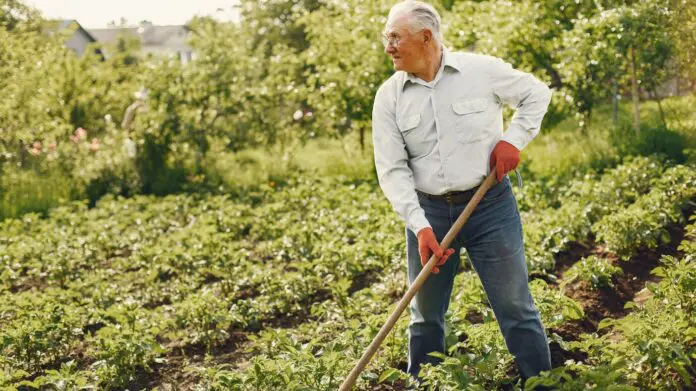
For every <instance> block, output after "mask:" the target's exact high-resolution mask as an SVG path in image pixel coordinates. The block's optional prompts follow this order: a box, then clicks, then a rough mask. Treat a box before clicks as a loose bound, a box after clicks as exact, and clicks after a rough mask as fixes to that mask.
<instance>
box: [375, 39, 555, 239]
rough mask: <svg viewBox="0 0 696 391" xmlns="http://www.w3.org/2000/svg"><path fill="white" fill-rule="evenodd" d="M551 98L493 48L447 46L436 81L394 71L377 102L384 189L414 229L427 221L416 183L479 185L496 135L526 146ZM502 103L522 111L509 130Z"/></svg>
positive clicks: (433, 187)
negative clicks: (482, 51)
mask: <svg viewBox="0 0 696 391" xmlns="http://www.w3.org/2000/svg"><path fill="white" fill-rule="evenodd" d="M550 101H551V90H550V89H549V88H548V87H547V86H546V85H545V84H544V83H542V82H541V81H539V80H538V79H537V78H535V77H534V76H533V75H531V74H529V73H525V72H521V71H518V70H516V69H513V68H512V66H511V65H510V64H508V63H506V62H504V61H502V60H501V59H499V58H496V57H492V56H487V55H481V54H474V53H465V52H450V51H448V50H447V49H446V48H443V51H442V61H441V63H440V69H439V70H438V72H437V75H436V76H435V78H434V79H433V80H432V81H431V82H426V81H424V80H422V79H420V78H418V77H416V76H415V75H412V74H407V73H406V72H403V71H397V72H395V73H394V74H393V75H392V76H391V77H390V78H389V79H388V80H387V81H385V82H384V84H382V85H381V86H380V88H379V90H378V91H377V95H376V96H375V102H374V107H373V110H372V140H373V144H374V153H375V166H376V168H377V176H378V178H379V183H380V186H381V188H382V191H384V194H385V195H386V197H387V199H388V200H389V202H390V203H391V204H392V206H393V207H394V209H395V210H396V211H397V213H398V214H399V215H400V216H401V218H402V219H403V220H404V221H405V222H406V224H407V226H408V228H410V229H411V230H413V232H415V233H417V232H418V231H419V230H421V229H422V228H425V227H429V226H430V224H429V223H428V221H427V219H426V218H425V213H424V212H423V209H422V208H421V207H420V204H419V203H418V196H417V194H416V190H420V191H422V192H425V193H430V194H444V193H446V192H449V191H456V190H468V189H471V188H473V187H476V186H478V185H479V184H480V183H481V181H483V179H485V178H486V176H487V175H488V173H489V158H490V154H491V152H492V151H493V147H495V145H496V144H497V143H498V141H500V140H504V141H507V142H509V143H510V144H512V145H514V146H515V147H517V149H520V150H522V149H523V148H524V147H526V146H527V144H529V142H530V141H531V140H532V139H533V138H534V137H535V136H536V135H537V134H538V133H539V127H540V125H541V121H542V119H543V118H544V114H546V110H547V108H548V105H549V102H550ZM504 103H505V104H508V105H511V106H512V107H514V108H516V109H517V111H516V112H515V115H514V116H513V118H512V120H511V122H510V126H509V128H508V129H507V130H506V131H505V132H504V133H503V114H502V110H503V104H504Z"/></svg>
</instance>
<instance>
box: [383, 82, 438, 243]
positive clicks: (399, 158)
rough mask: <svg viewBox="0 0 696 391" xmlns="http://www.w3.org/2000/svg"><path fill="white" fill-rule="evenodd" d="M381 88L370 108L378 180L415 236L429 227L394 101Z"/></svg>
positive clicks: (391, 95) (391, 96)
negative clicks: (398, 122)
mask: <svg viewBox="0 0 696 391" xmlns="http://www.w3.org/2000/svg"><path fill="white" fill-rule="evenodd" d="M385 87H387V84H385V85H382V86H381V87H380V88H379V90H378V91H377V94H376V96H375V102H374V105H373V108H372V142H373V145H374V153H375V167H376V169H377V178H378V179H379V185H380V187H381V188H382V191H383V192H384V194H385V196H386V197H387V199H388V200H389V202H390V203H391V205H392V207H393V208H394V210H395V211H396V212H397V213H398V214H399V216H401V218H402V219H403V220H404V222H405V223H406V225H407V227H408V228H409V229H411V230H412V231H413V232H414V233H416V234H417V233H418V231H420V230H421V229H423V228H425V227H430V223H428V220H427V219H426V218H425V212H424V211H423V208H421V206H420V204H419V202H418V195H417V194H416V189H415V186H414V182H413V172H412V171H411V168H410V167H409V165H408V153H407V152H406V144H405V142H404V139H403V136H402V135H401V132H399V129H398V127H397V125H396V114H395V112H396V110H395V108H396V97H395V96H393V94H390V91H389V90H388V89H387V88H385Z"/></svg>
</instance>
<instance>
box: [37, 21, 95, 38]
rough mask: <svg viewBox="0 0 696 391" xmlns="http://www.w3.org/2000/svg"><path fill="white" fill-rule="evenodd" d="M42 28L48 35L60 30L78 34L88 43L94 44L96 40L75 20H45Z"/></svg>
mask: <svg viewBox="0 0 696 391" xmlns="http://www.w3.org/2000/svg"><path fill="white" fill-rule="evenodd" d="M44 28H45V30H46V31H47V32H49V33H55V32H58V31H62V30H66V29H67V30H71V31H74V32H79V33H81V34H82V35H84V36H85V37H87V39H88V40H89V41H90V42H96V41H97V40H96V38H95V37H94V36H93V35H92V34H90V32H89V31H87V30H86V29H85V28H84V27H82V25H81V24H80V23H79V22H78V21H77V20H75V19H53V20H47V21H46V22H45V24H44Z"/></svg>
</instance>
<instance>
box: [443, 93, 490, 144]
mask: <svg viewBox="0 0 696 391" xmlns="http://www.w3.org/2000/svg"><path fill="white" fill-rule="evenodd" d="M490 106H491V102H490V101H489V100H487V99H459V100H457V101H455V102H454V103H452V111H454V117H455V119H454V121H455V127H456V130H457V134H458V138H459V141H461V142H463V143H473V142H476V141H481V140H485V139H486V138H488V136H489V135H490V134H491V132H490V124H489V123H488V122H489V121H490V115H489V109H490Z"/></svg>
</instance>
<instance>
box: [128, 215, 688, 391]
mask: <svg viewBox="0 0 696 391" xmlns="http://www.w3.org/2000/svg"><path fill="white" fill-rule="evenodd" d="M666 228H667V230H668V231H669V233H670V237H671V241H670V243H669V244H667V245H661V246H659V247H658V248H656V249H653V250H650V249H641V250H639V251H638V253H637V254H636V255H635V256H634V257H632V258H630V259H629V260H628V261H620V260H618V259H617V257H616V255H614V254H612V253H610V252H608V251H607V250H606V248H605V247H604V246H603V245H601V244H598V243H596V242H595V241H594V238H593V237H590V238H588V240H586V241H584V242H583V243H577V242H572V243H570V244H569V246H568V250H567V251H563V252H561V253H559V254H557V255H556V257H555V258H556V267H555V269H554V271H553V273H554V275H555V276H556V277H557V280H556V281H551V280H548V279H546V278H544V277H541V276H540V278H544V279H546V280H547V282H549V284H551V285H556V286H558V282H557V281H562V279H563V274H564V273H565V272H566V271H567V270H568V269H569V268H570V267H571V266H572V265H574V264H575V263H576V262H578V261H579V260H580V259H582V258H583V257H587V256H590V255H597V256H601V257H605V258H608V259H610V260H612V261H613V263H614V264H615V265H618V266H619V267H620V268H621V269H622V270H623V275H617V276H614V278H613V283H614V287H613V288H602V289H599V290H594V289H592V288H591V287H589V286H588V284H587V283H585V282H582V281H580V282H576V283H572V284H569V285H567V286H566V287H565V291H564V293H565V294H566V295H568V296H569V297H571V298H573V299H574V300H576V301H578V302H579V303H580V304H581V305H582V306H583V308H584V311H585V317H584V318H583V319H581V320H577V321H570V322H567V323H565V324H563V325H561V326H559V327H556V328H551V329H550V330H549V331H550V332H551V333H556V334H558V335H559V336H561V337H562V338H563V339H564V340H565V341H575V340H578V338H579V336H580V335H581V334H583V333H592V332H597V331H598V330H597V325H598V323H599V322H600V321H601V320H602V319H604V318H614V319H618V318H621V317H623V316H625V315H626V314H627V313H628V310H626V309H624V305H625V304H626V303H627V302H629V301H632V300H634V298H635V296H636V294H637V293H638V292H640V291H641V290H642V289H643V288H644V287H645V285H646V284H647V283H648V282H650V281H656V280H657V279H656V277H654V276H653V275H651V274H650V271H651V270H652V269H654V268H655V267H656V266H658V265H659V260H660V257H661V256H662V255H674V256H680V255H681V254H680V253H679V251H678V250H677V247H678V246H679V243H680V242H681V241H682V239H683V237H684V228H683V227H680V226H678V225H676V224H671V225H669V226H667V227H666ZM533 277H534V276H533ZM376 280H377V274H376V273H368V274H365V275H361V276H358V277H357V278H356V279H355V280H354V283H353V286H351V288H350V290H349V291H350V293H354V292H356V291H358V290H360V289H362V288H365V287H367V286H369V285H371V284H372V283H373V282H375V281H376ZM314 299H316V300H313V302H314V301H322V300H328V299H329V295H328V294H327V293H326V292H323V293H321V294H319V295H317V297H316V298H314ZM308 305H311V303H308ZM307 321H311V319H310V318H309V317H307V314H306V313H304V312H302V313H299V312H298V313H296V314H289V315H283V316H282V317H278V318H275V319H273V320H271V321H269V322H267V323H266V324H264V325H262V327H261V328H260V329H256V330H252V329H246V330H230V331H229V333H230V337H229V338H228V340H227V341H226V342H225V344H223V345H221V346H218V347H215V348H213V349H211V350H210V351H209V352H208V354H209V355H210V356H212V357H213V361H212V363H211V362H209V363H207V365H211V364H213V365H214V364H215V363H218V364H222V363H225V364H231V365H234V364H236V363H240V362H244V361H247V360H248V359H249V358H250V357H251V353H250V352H248V347H249V346H250V342H249V337H250V336H251V335H254V334H256V333H258V331H259V330H261V329H263V328H266V327H275V328H277V327H280V328H294V327H297V326H298V325H300V324H302V323H304V322H307ZM470 321H473V322H476V321H477V319H476V318H475V317H473V318H472V319H470ZM601 332H602V330H600V333H601ZM167 347H168V350H169V353H168V354H167V355H166V357H165V359H166V362H165V363H162V364H154V365H153V366H152V371H150V372H148V371H145V370H142V371H141V372H140V373H139V375H138V376H137V378H136V379H134V381H133V382H132V383H131V384H129V387H128V389H131V390H133V389H136V390H138V389H143V388H147V389H150V388H153V387H158V388H159V389H161V390H179V389H181V390H186V389H190V388H192V386H193V385H195V384H198V382H199V381H200V379H199V378H198V377H197V376H196V375H195V374H194V373H192V372H187V371H185V369H186V368H187V367H191V366H195V365H201V364H202V363H203V361H204V356H205V354H206V352H205V349H204V348H203V347H202V346H199V345H187V346H176V344H174V343H170V344H169V345H167ZM550 347H551V353H552V365H553V367H554V368H555V367H559V366H562V365H563V363H564V362H565V361H566V360H568V359H573V360H576V361H585V360H586V357H584V356H583V355H582V354H580V353H576V352H570V351H566V350H564V349H563V348H562V347H561V346H560V345H559V344H558V343H556V342H551V344H550ZM404 364H405V361H404ZM402 366H404V365H402ZM400 369H405V368H400ZM511 375H512V376H514V375H515V374H514V373H511ZM379 389H383V390H392V389H399V387H398V386H397V387H396V388H393V387H391V386H388V385H380V386H379Z"/></svg>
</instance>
